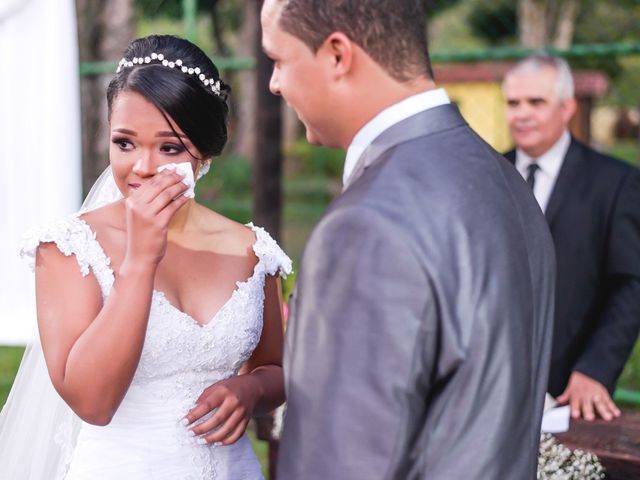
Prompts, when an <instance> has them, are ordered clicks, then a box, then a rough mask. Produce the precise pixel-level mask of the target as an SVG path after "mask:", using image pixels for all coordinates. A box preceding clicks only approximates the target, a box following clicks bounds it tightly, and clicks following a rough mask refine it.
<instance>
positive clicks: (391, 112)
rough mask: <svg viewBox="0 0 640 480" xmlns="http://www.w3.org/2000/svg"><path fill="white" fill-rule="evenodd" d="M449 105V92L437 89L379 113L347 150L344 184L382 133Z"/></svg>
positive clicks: (406, 99)
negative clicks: (424, 112)
mask: <svg viewBox="0 0 640 480" xmlns="http://www.w3.org/2000/svg"><path fill="white" fill-rule="evenodd" d="M447 103H450V100H449V96H448V95H447V92H445V91H444V88H437V89H434V90H428V91H426V92H422V93H418V94H417V95H412V96H410V97H408V98H405V99H404V100H402V101H400V102H398V103H396V104H394V105H391V106H390V107H388V108H385V109H384V110H382V111H381V112H380V113H378V114H377V115H376V116H375V117H373V118H372V119H371V120H369V121H368V122H367V123H366V124H365V125H364V127H362V128H361V129H360V130H359V131H358V133H356V135H355V136H354V137H353V140H352V141H351V145H349V148H348V149H347V158H346V160H345V162H344V172H343V174H342V183H343V184H344V185H346V184H347V180H348V179H349V177H350V176H351V174H352V173H353V170H354V168H355V167H356V164H357V163H358V160H359V159H360V156H361V155H362V153H363V152H364V151H365V150H366V148H367V147H368V146H369V145H370V144H371V142H373V141H374V140H375V139H376V138H377V137H378V136H379V135H380V134H381V133H382V132H384V131H385V130H386V129H388V128H389V127H391V126H393V125H395V124H396V123H398V122H401V121H402V120H405V119H407V118H409V117H411V116H413V115H415V114H417V113H420V112H423V111H425V110H428V109H430V108H433V107H439V106H440V105H445V104H447Z"/></svg>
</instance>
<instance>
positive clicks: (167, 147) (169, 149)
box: [160, 143, 184, 155]
mask: <svg viewBox="0 0 640 480" xmlns="http://www.w3.org/2000/svg"><path fill="white" fill-rule="evenodd" d="M160 151H161V152H162V153H166V154H168V155H179V154H181V153H182V152H184V147H183V146H182V145H175V144H173V143H166V144H164V145H162V146H161V147H160Z"/></svg>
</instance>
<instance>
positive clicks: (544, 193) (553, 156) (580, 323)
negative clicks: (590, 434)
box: [503, 55, 640, 420]
mask: <svg viewBox="0 0 640 480" xmlns="http://www.w3.org/2000/svg"><path fill="white" fill-rule="evenodd" d="M503 92H504V95H505V97H506V100H507V120H508V122H509V127H510V129H511V133H512V135H513V139H514V142H515V144H516V146H517V149H516V150H515V151H511V152H509V153H507V154H506V157H507V158H508V159H509V160H511V161H512V162H514V163H515V166H516V168H517V169H518V171H519V172H520V174H521V175H522V176H523V177H524V178H525V179H527V182H528V183H529V184H530V186H531V187H532V188H533V193H534V195H535V197H536V199H537V200H538V203H539V204H540V207H541V208H542V210H543V211H544V212H545V215H546V218H547V221H548V223H549V227H550V229H551V234H552V236H553V240H554V243H555V249H556V259H557V282H556V289H557V292H556V309H555V311H556V313H555V323H554V330H553V348H552V354H551V369H550V372H549V386H548V391H549V392H550V393H551V394H552V395H553V396H556V397H557V400H558V401H559V402H560V403H569V404H570V405H571V414H572V416H573V417H574V418H579V417H583V418H585V419H587V420H592V419H594V418H595V417H596V415H597V416H600V417H601V418H604V419H605V420H610V419H612V418H614V417H617V416H619V415H620V410H619V409H618V408H617V406H616V405H615V404H614V402H613V400H612V398H611V395H612V392H613V390H614V387H615V384H616V381H617V379H618V376H619V375H620V372H621V371H622V368H623V367H624V364H625V362H626V361H627V358H628V357H629V354H630V352H631V350H632V348H633V345H634V343H635V341H636V338H637V336H638V328H639V327H640V171H639V170H638V169H636V168H633V167H631V166H629V165H626V164H624V163H623V162H621V161H619V160H616V159H614V158H612V157H608V156H606V155H602V154H600V153H598V152H596V151H595V150H593V149H591V148H589V147H588V146H586V145H584V144H582V143H580V142H578V141H577V140H575V139H574V138H572V137H571V135H570V134H569V130H568V124H569V121H570V120H571V117H572V116H573V114H574V112H575V109H576V101H575V99H574V93H573V79H572V76H571V71H570V70H569V66H568V65H567V63H566V62H565V61H564V60H562V59H560V58H555V57H551V56H547V55H543V56H534V57H530V58H528V59H525V60H523V61H521V62H519V63H518V64H516V65H515V66H514V67H513V68H512V69H511V70H510V71H509V72H508V73H507V75H506V76H505V80H504V84H503Z"/></svg>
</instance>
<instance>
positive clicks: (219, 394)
mask: <svg viewBox="0 0 640 480" xmlns="http://www.w3.org/2000/svg"><path fill="white" fill-rule="evenodd" d="M281 292H282V288H281V282H280V277H278V276H269V277H267V279H266V284H265V301H264V317H263V318H264V325H263V328H262V335H261V336H260V342H259V343H258V346H257V347H256V349H255V351H254V352H253V355H252V356H251V358H250V359H249V360H248V361H247V363H246V364H245V365H244V366H243V367H242V370H241V371H240V375H238V376H236V377H231V378H228V379H226V380H223V381H221V382H218V383H216V384H214V385H212V386H211V387H209V388H207V389H206V390H205V391H204V392H203V393H202V395H201V396H200V398H198V400H197V401H196V406H195V407H194V408H193V409H192V410H191V411H190V412H189V413H188V415H187V416H186V417H185V418H186V423H187V424H192V423H193V422H195V421H197V420H199V419H200V418H202V417H203V416H204V415H206V414H207V413H209V412H211V411H212V410H213V409H217V410H216V412H215V414H214V415H213V416H211V418H209V419H208V420H206V421H204V422H202V423H201V424H199V425H198V426H196V427H193V428H192V430H193V432H194V433H195V434H196V435H200V436H201V440H200V441H201V442H203V443H204V442H206V443H216V442H221V443H223V444H224V445H229V444H232V443H234V442H236V441H237V440H238V439H239V438H240V437H241V436H242V434H243V433H244V432H245V430H246V428H247V425H248V423H249V420H250V419H251V417H252V416H253V415H260V414H265V413H268V412H270V411H272V410H274V409H275V408H276V407H278V406H279V405H280V404H282V402H284V378H283V372H282V343H283V322H282V294H281ZM216 428H217V430H215V431H213V432H212V430H213V429H216ZM208 432H211V433H208Z"/></svg>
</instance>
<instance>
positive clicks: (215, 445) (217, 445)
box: [213, 442, 222, 447]
mask: <svg viewBox="0 0 640 480" xmlns="http://www.w3.org/2000/svg"><path fill="white" fill-rule="evenodd" d="M213 446H214V447H221V446H222V442H213Z"/></svg>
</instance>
